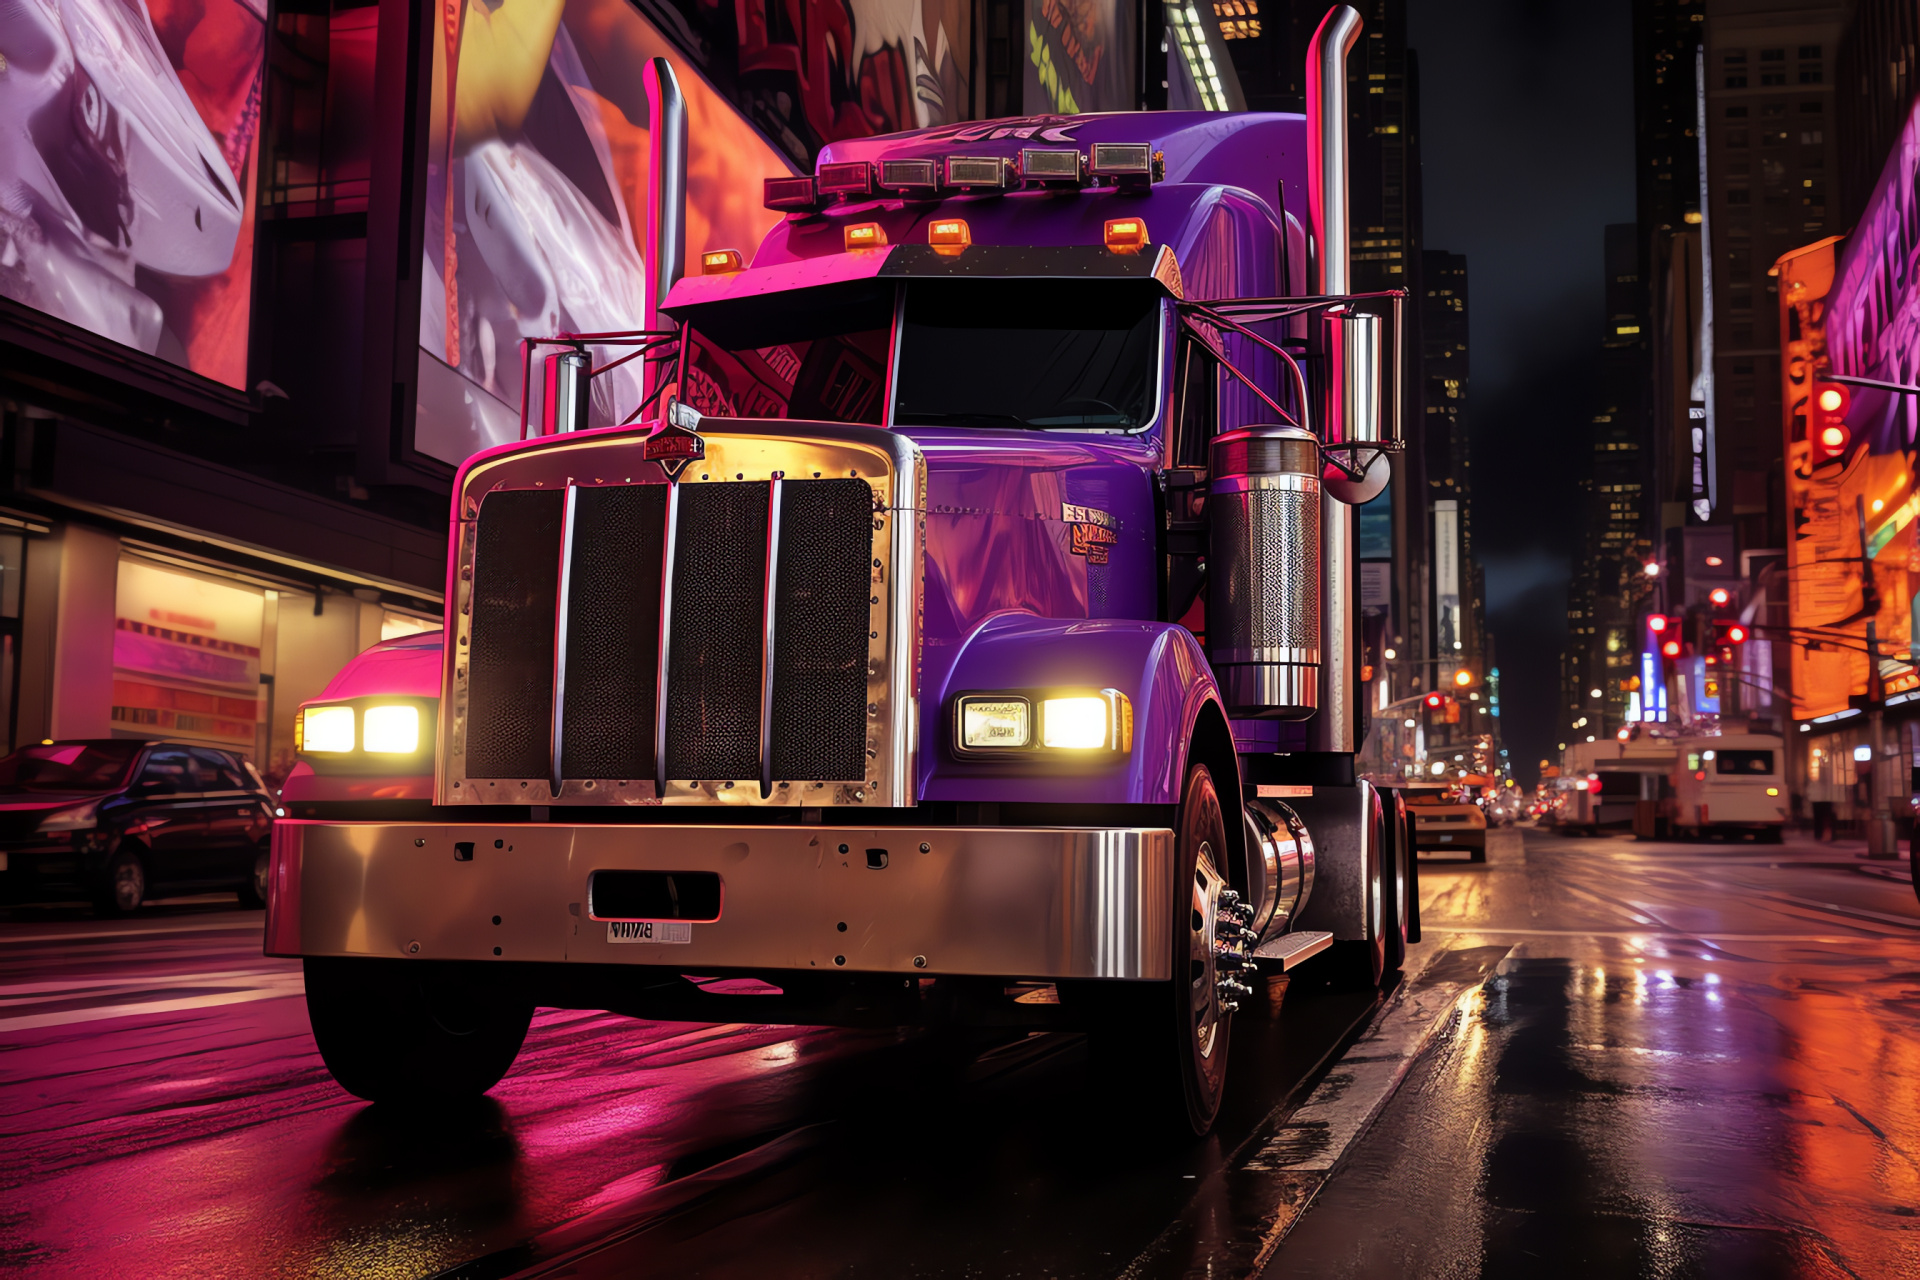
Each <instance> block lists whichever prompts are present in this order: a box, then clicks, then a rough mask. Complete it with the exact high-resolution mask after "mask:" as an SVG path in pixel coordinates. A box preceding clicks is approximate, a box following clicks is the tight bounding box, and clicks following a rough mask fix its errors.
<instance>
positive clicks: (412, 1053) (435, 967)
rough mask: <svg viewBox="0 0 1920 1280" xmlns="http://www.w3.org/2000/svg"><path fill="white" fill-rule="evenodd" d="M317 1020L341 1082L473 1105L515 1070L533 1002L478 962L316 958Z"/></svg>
mask: <svg viewBox="0 0 1920 1280" xmlns="http://www.w3.org/2000/svg"><path fill="white" fill-rule="evenodd" d="M306 981H307V1017H308V1019H309V1021H311V1023H312V1024H313V1039H314V1043H315V1044H316V1045H318V1046H319V1049H320V1057H321V1058H322V1059H323V1060H324V1061H325V1062H326V1064H327V1070H328V1071H330V1072H332V1073H333V1078H334V1079H335V1080H336V1081H338V1082H339V1084H340V1087H341V1088H343V1089H345V1090H346V1091H347V1092H348V1093H351V1094H353V1095H354V1096H355V1097H358V1098H365V1099H366V1100H367V1101H369V1102H382V1103H403V1104H407V1105H410V1106H433V1105H439V1106H446V1105H451V1104H456V1103H460V1102H466V1101H470V1100H472V1099H474V1098H477V1097H479V1096H480V1095H481V1094H483V1093H485V1092H486V1091H487V1090H489V1089H491V1088H493V1086H494V1085H496V1084H498V1083H500V1079H501V1077H503V1076H505V1075H506V1074H507V1070H508V1069H509V1068H510V1067H512V1066H513V1060H514V1058H515V1057H517V1056H518V1055H519V1053H520V1046H521V1044H523V1043H524V1042H525V1041H526V1038H527V1027H528V1025H529V1024H530V1023H531V1022H532V1021H533V1002H532V1001H531V1000H530V999H528V998H527V996H526V995H525V994H524V993H522V992H519V991H516V990H515V989H514V988H513V986H512V985H511V984H510V983H507V982H504V981H501V980H499V978H498V977H497V976H496V975H495V974H493V973H490V972H488V971H487V970H486V969H485V968H484V967H483V966H480V965H477V964H471V963H468V964H434V963H432V962H431V961H418V962H416V961H402V960H355V959H337V958H331V957H313V956H310V957H308V959H307V961H306Z"/></svg>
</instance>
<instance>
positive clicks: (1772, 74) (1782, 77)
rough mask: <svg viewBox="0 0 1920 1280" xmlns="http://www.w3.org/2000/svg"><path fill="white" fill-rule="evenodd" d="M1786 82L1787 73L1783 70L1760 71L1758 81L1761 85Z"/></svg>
mask: <svg viewBox="0 0 1920 1280" xmlns="http://www.w3.org/2000/svg"><path fill="white" fill-rule="evenodd" d="M1786 82H1787V73H1786V72H1784V71H1762V72H1761V73H1760V83H1761V84H1763V85H1774V84H1785V83H1786Z"/></svg>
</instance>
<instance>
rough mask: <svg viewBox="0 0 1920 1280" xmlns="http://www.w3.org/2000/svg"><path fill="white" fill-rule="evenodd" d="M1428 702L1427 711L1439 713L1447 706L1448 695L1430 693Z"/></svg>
mask: <svg viewBox="0 0 1920 1280" xmlns="http://www.w3.org/2000/svg"><path fill="white" fill-rule="evenodd" d="M1426 702H1427V710H1429V711H1438V710H1439V709H1440V708H1441V707H1444V706H1446V705H1447V695H1446V694H1444V693H1430V694H1428V695H1427V698H1426Z"/></svg>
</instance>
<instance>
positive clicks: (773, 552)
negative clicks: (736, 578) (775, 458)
mask: <svg viewBox="0 0 1920 1280" xmlns="http://www.w3.org/2000/svg"><path fill="white" fill-rule="evenodd" d="M783 483H784V480H783V477H782V476H781V475H780V474H778V473H776V474H775V475H774V477H773V479H772V480H770V481H768V482H767V573H766V583H765V586H764V587H763V588H762V591H761V595H760V601H761V619H762V621H761V629H760V798H761V799H762V800H768V799H771V798H772V796H773V641H774V634H773V633H774V614H776V613H777V612H778V609H777V608H776V601H777V597H776V596H775V594H774V592H775V591H776V590H777V589H778V588H779V586H780V495H781V485H782V484H783Z"/></svg>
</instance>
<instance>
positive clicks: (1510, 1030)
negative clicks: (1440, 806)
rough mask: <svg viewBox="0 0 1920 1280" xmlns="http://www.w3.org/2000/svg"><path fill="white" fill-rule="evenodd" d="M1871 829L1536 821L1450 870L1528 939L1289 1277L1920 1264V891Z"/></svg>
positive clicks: (1456, 938)
mask: <svg viewBox="0 0 1920 1280" xmlns="http://www.w3.org/2000/svg"><path fill="white" fill-rule="evenodd" d="M1854 854H1855V850H1854V849H1851V848H1848V847H1847V846H1832V845H1828V846H1813V845H1804V846H1794V845H1791V844H1790V846H1789V847H1788V848H1787V849H1784V850H1782V849H1769V848H1760V847H1756V846H1753V845H1744V846H1743V845H1739V844H1724V845H1718V844H1701V845H1665V844H1636V843H1634V842H1632V841H1630V840H1625V839H1620V840H1568V839H1561V838H1558V837H1555V836H1552V835H1547V834H1544V833H1538V832H1528V833H1527V834H1526V837H1525V848H1524V851H1522V849H1521V848H1520V847H1519V845H1518V841H1514V842H1512V843H1510V844H1507V845H1506V846H1505V847H1504V848H1502V847H1501V846H1496V854H1495V856H1494V857H1493V858H1492V859H1491V862H1490V865H1488V866H1485V867H1469V866H1459V867H1455V868H1449V869H1448V870H1446V871H1441V870H1439V869H1437V868H1431V867H1429V868H1425V869H1423V887H1424V888H1425V890H1426V893H1425V895H1424V904H1423V911H1424V912H1425V923H1426V925H1427V927H1428V929H1429V930H1430V932H1431V936H1435V937H1439V938H1443V939H1445V941H1446V944H1447V945H1449V946H1454V947H1459V946H1465V945H1471V944H1476V943H1482V942H1500V943H1511V944H1513V948H1512V951H1511V952H1510V953H1509V956H1508V959H1507V960H1506V962H1505V963H1504V964H1503V965H1502V966H1501V967H1500V968H1499V969H1498V970H1497V972H1496V973H1495V974H1494V975H1493V976H1492V977H1491V978H1490V979H1489V980H1488V981H1487V982H1486V983H1485V984H1483V985H1482V986H1481V987H1479V988H1477V989H1476V990H1474V991H1473V992H1472V993H1471V994H1470V995H1469V996H1467V997H1466V998H1465V999H1464V1000H1463V1001H1462V1002H1461V1005H1460V1007H1459V1009H1458V1012H1457V1016H1456V1018H1455V1019H1454V1020H1453V1021H1452V1022H1451V1023H1450V1024H1449V1025H1448V1027H1447V1028H1446V1029H1445V1030H1444V1031H1443V1033H1442V1034H1441V1036H1440V1037H1439V1038H1438V1039H1437V1041H1436V1043H1435V1045H1434V1047H1433V1049H1432V1050H1431V1051H1430V1052H1429V1054H1428V1055H1427V1056H1426V1057H1425V1058H1424V1059H1423V1060H1422V1061H1421V1062H1420V1063H1419V1064H1418V1065H1417V1066H1416V1068H1415V1069H1414V1071H1413V1072H1412V1073H1411V1075H1410V1076H1409V1077H1408V1080H1407V1083H1406V1085H1405V1086H1404V1087H1403V1088H1402V1089H1401V1091H1400V1092H1399V1093H1398V1094H1397V1095H1396V1096H1395V1098H1394V1100H1393V1102H1392V1103H1391V1104H1390V1105H1389V1106H1388V1107H1387V1109H1386V1110H1385V1112H1384V1113H1383V1114H1382V1116H1381V1117H1380V1120H1379V1122H1378V1123H1377V1124H1376V1126H1375V1127H1374V1129H1373V1130H1372V1131H1371V1132H1370V1133H1369V1135H1368V1136H1367V1137H1366V1138H1364V1139H1363V1140H1362V1141H1360V1142H1359V1143H1358V1144H1356V1146H1355V1148H1354V1150H1353V1151H1352V1152H1351V1154H1350V1158H1349V1161H1348V1163H1347V1165H1346V1166H1345V1168H1344V1169H1343V1170H1342V1172H1341V1173H1340V1174H1339V1175H1338V1176H1337V1177H1335V1178H1334V1179H1333V1180H1332V1181H1331V1182H1330V1183H1329V1184H1328V1186H1327V1188H1326V1190H1325V1191H1324V1192H1323V1194H1322V1195H1321V1197H1320V1199H1319V1201H1318V1202H1317V1203H1316V1205H1315V1206H1314V1208H1313V1209H1312V1210H1311V1211H1310V1212H1309V1213H1308V1214H1307V1215H1306V1216H1305V1217H1304V1218H1303V1219H1302V1221H1301V1223H1300V1225H1299V1226H1298V1228H1297V1229H1296V1230H1295V1231H1294V1233H1293V1234H1292V1235H1291V1236H1290V1237H1289V1239H1288V1241H1287V1243H1286V1246H1285V1247H1284V1248H1283V1250H1282V1251H1281V1259H1282V1263H1281V1264H1280V1265H1276V1267H1275V1268H1274V1270H1273V1271H1271V1272H1270V1273H1269V1274H1272V1275H1281V1274H1287V1275H1314V1276H1320V1275H1326V1276H1352V1277H1361V1276H1396V1277H1398V1276H1449V1277H1450V1276H1474V1275H1486V1276H1510V1275H1511V1276H1519V1275H1525V1276H1538V1275H1541V1274H1552V1275H1569V1276H1572V1275H1580V1276H1662V1277H1664V1276H1743V1277H1758V1276H1913V1275H1920V1224H1916V1221H1915V1216H1914V1215H1915V1212H1916V1209H1920V1163H1916V1162H1917V1161H1920V1016H1917V1015H1920V911H1916V909H1915V900H1914V897H1913V894H1912V892H1911V889H1910V888H1909V886H1908V882H1907V880H1906V879H1905V877H1904V875H1903V874H1902V872H1903V871H1904V866H1902V867H1900V868H1899V869H1898V870H1896V869H1893V868H1890V867H1889V866H1887V864H1867V863H1864V862H1863V861H1862V860H1860V859H1859V858H1857V857H1855V856H1854Z"/></svg>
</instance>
